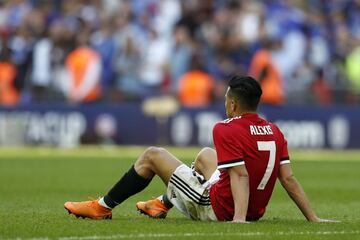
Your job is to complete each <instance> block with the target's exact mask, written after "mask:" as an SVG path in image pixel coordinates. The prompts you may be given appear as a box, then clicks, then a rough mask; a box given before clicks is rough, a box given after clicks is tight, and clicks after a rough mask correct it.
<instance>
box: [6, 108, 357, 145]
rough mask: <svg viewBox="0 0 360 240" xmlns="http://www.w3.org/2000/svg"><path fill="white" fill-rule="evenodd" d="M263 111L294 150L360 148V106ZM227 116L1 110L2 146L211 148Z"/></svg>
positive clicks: (211, 112)
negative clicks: (214, 134) (216, 128)
mask: <svg viewBox="0 0 360 240" xmlns="http://www.w3.org/2000/svg"><path fill="white" fill-rule="evenodd" d="M259 112H260V114H261V115H262V116H263V117H265V118H267V119H268V120H270V121H272V122H274V123H276V124H277V125H278V126H279V127H280V129H281V130H282V131H283V132H284V135H285V136H286V138H287V140H288V144H289V147H290V148H320V149H321V148H333V149H345V148H360V128H359V126H358V125H359V123H360V108H356V107H349V106H346V107H344V106H333V107H316V106H282V107H274V106H262V107H261V108H260V109H259ZM224 118H225V113H224V107H223V104H218V105H214V106H211V107H209V108H203V109H185V108H182V109H180V110H179V111H178V112H177V113H175V114H174V115H172V116H171V117H168V118H165V117H158V118H156V117H153V116H147V115H146V114H144V112H143V111H142V106H141V104H135V103H134V104H129V103H126V104H94V105H85V106H68V105H30V106H22V107H17V108H0V144H1V145H28V144H32V145H55V146H64V147H72V146H77V145H79V144H82V143H87V144H92V143H99V144H124V145H125V144H126V145H127V144H132V145H138V144H139V145H159V144H168V145H176V146H189V145H200V146H211V145H212V128H213V126H214V124H215V123H216V122H218V121H221V120H223V119H224Z"/></svg>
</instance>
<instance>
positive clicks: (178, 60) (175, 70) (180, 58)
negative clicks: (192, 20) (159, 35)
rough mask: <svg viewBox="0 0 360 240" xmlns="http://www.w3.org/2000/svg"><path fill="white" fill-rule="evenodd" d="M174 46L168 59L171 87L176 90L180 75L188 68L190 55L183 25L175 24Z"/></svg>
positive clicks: (188, 35) (186, 34)
mask: <svg viewBox="0 0 360 240" xmlns="http://www.w3.org/2000/svg"><path fill="white" fill-rule="evenodd" d="M174 38H175V39H174V41H175V43H174V46H173V48H172V53H171V55H172V57H171V59H170V69H171V70H170V74H171V80H172V89H173V90H174V91H176V90H177V89H178V87H179V79H180V77H181V76H182V75H183V74H184V73H185V72H187V71H188V70H189V67H190V66H189V65H190V61H191V56H192V46H191V38H190V33H189V30H188V29H187V28H186V27H184V26H181V25H180V26H177V27H176V28H175V30H174Z"/></svg>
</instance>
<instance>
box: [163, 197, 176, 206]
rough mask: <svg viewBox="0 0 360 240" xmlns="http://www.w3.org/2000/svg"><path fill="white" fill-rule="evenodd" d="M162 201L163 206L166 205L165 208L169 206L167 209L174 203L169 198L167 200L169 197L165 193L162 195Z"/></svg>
mask: <svg viewBox="0 0 360 240" xmlns="http://www.w3.org/2000/svg"><path fill="white" fill-rule="evenodd" d="M162 201H163V203H164V205H165V207H167V208H169V209H170V208H172V207H173V206H174V205H173V204H172V203H171V202H170V200H169V198H168V197H167V195H166V194H164V195H163V196H162Z"/></svg>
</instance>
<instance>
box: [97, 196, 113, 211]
mask: <svg viewBox="0 0 360 240" xmlns="http://www.w3.org/2000/svg"><path fill="white" fill-rule="evenodd" d="M98 203H99V204H100V205H101V206H103V207H106V208H108V209H111V207H109V206H108V205H106V203H105V201H104V197H102V198H100V199H99V201H98Z"/></svg>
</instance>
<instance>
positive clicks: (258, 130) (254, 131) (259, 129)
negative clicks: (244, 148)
mask: <svg viewBox="0 0 360 240" xmlns="http://www.w3.org/2000/svg"><path fill="white" fill-rule="evenodd" d="M250 133H251V135H272V134H273V131H272V129H271V127H270V125H266V126H256V125H250Z"/></svg>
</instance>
